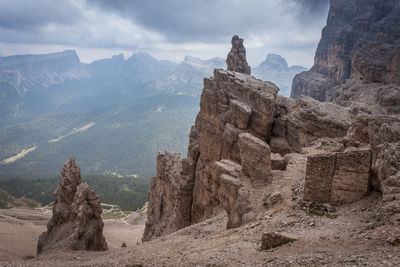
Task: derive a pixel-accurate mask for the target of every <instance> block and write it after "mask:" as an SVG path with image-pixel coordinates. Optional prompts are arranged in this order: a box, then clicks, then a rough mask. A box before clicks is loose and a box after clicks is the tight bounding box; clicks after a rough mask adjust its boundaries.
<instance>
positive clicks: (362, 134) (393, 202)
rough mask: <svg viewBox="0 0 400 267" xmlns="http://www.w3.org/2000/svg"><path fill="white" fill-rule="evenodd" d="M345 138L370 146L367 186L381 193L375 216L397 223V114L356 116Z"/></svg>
mask: <svg viewBox="0 0 400 267" xmlns="http://www.w3.org/2000/svg"><path fill="white" fill-rule="evenodd" d="M348 138H350V139H352V140H356V141H358V142H360V143H364V144H365V143H366V144H369V145H370V146H371V151H372V173H373V177H372V178H373V179H372V181H371V185H372V186H373V187H374V188H376V189H378V190H379V191H381V192H382V195H383V198H382V207H381V210H380V212H379V213H378V215H377V217H378V218H379V219H380V220H383V221H385V222H390V223H393V224H395V225H399V222H400V213H399V212H400V117H399V116H385V115H380V116H376V115H375V116H373V115H360V116H358V117H357V118H356V119H355V120H354V122H353V123H352V125H351V127H350V129H349V133H348Z"/></svg>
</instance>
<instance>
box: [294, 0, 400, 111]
mask: <svg viewBox="0 0 400 267" xmlns="http://www.w3.org/2000/svg"><path fill="white" fill-rule="evenodd" d="M330 4H331V6H330V10H329V15H328V20H327V25H326V26H325V28H324V29H323V31H322V38H321V41H320V42H319V44H318V48H317V51H316V53H315V58H314V66H313V67H312V68H311V69H310V70H309V71H307V72H302V73H300V74H298V75H296V77H295V78H294V80H293V85H292V92H291V97H294V98H297V97H299V96H300V95H307V96H311V97H313V98H315V99H317V100H320V101H332V100H333V99H334V98H335V92H336V91H337V90H339V92H338V94H337V95H336V98H338V99H340V101H339V102H338V103H341V104H342V103H343V102H344V101H347V104H350V103H351V102H353V101H358V100H359V96H358V94H360V93H361V92H360V90H356V91H357V93H356V94H355V95H353V93H352V91H355V90H354V89H351V88H352V87H353V86H349V85H348V86H345V87H344V88H342V85H343V84H345V83H346V81H347V80H348V79H349V80H356V81H362V82H363V83H364V84H366V83H367V84H369V85H372V84H371V83H380V84H381V85H380V87H378V88H381V87H385V86H387V85H388V84H394V86H396V88H397V89H396V90H397V91H398V90H399V88H398V85H399V79H400V75H399V73H400V57H399V49H400V48H399V47H400V45H399V41H400V24H399V23H398V20H399V15H398V14H399V13H400V5H399V2H398V1H397V0H388V1H380V0H367V1H357V0H351V1H348V0H331V1H330ZM358 86H359V85H358ZM348 87H351V88H348ZM378 88H376V90H388V89H387V88H386V89H378ZM361 91H362V90H361ZM397 101H398V97H397ZM359 103H365V102H364V101H359Z"/></svg>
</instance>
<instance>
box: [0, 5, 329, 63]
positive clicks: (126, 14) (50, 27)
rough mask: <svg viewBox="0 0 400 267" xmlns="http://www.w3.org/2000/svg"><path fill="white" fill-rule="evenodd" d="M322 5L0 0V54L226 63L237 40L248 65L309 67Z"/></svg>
mask: <svg viewBox="0 0 400 267" xmlns="http://www.w3.org/2000/svg"><path fill="white" fill-rule="evenodd" d="M328 7H329V3H328V0H322V1H320V0H301V1H294V0H279V1H254V2H253V1H252V2H245V1H234V2H231V1H226V0H218V1H212V2H210V1H207V0H204V1H196V2H189V3H188V2H185V1H182V0H173V1H168V3H163V2H161V3H160V2H157V1H146V2H141V1H139V2H136V1H117V2H110V1H93V0H67V1H54V0H38V1H34V2H32V1H26V0H16V1H12V2H5V1H3V2H0V56H10V55H16V54H47V53H53V52H60V51H64V50H69V49H72V50H75V51H76V52H77V54H78V56H79V58H80V59H81V61H82V62H84V63H90V62H92V61H94V60H98V59H103V58H110V57H111V56H113V55H117V54H121V53H122V54H124V57H125V58H128V57H129V56H131V55H132V54H134V53H138V52H147V53H149V54H150V55H152V56H153V57H155V58H157V59H159V60H163V59H166V60H170V61H174V62H180V61H183V59H184V57H185V56H187V55H190V56H194V57H198V58H200V59H210V58H213V57H221V58H225V57H226V55H227V53H228V52H229V50H230V47H231V44H230V39H231V37H232V35H234V34H238V35H239V36H240V37H242V38H244V44H245V47H246V50H247V58H248V61H249V64H250V65H251V66H253V67H254V66H257V65H259V64H260V63H261V62H262V61H263V60H264V59H265V57H266V55H267V54H270V53H276V54H279V55H281V56H282V57H284V58H285V59H286V60H287V61H288V63H289V65H302V66H305V67H311V65H312V64H313V60H314V53H315V49H316V47H317V45H318V41H319V39H320V36H321V31H322V28H323V27H324V26H325V23H326V16H327V12H328Z"/></svg>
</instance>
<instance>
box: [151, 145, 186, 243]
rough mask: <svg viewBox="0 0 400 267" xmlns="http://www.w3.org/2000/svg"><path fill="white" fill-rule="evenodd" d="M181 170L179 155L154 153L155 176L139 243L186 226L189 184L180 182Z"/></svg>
mask: <svg viewBox="0 0 400 267" xmlns="http://www.w3.org/2000/svg"><path fill="white" fill-rule="evenodd" d="M182 171H183V169H182V159H181V156H180V155H179V154H177V153H169V152H166V153H165V154H163V153H159V154H158V157H157V176H156V177H153V178H152V179H151V181H150V191H149V205H148V209H147V221H146V228H145V231H144V234H143V241H148V240H151V239H152V238H155V237H159V236H161V235H162V234H166V233H172V232H174V231H176V230H178V229H181V228H183V227H185V226H188V225H190V222H191V220H190V211H191V202H192V188H193V184H192V182H191V181H188V180H184V179H183V177H184V176H182V175H181V173H182Z"/></svg>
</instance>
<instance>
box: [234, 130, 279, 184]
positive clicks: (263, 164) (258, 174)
mask: <svg viewBox="0 0 400 267" xmlns="http://www.w3.org/2000/svg"><path fill="white" fill-rule="evenodd" d="M239 149H240V159H241V161H242V167H243V173H244V174H245V175H247V176H248V177H250V179H251V180H252V182H253V183H257V182H261V183H262V182H268V180H271V178H272V173H271V150H270V149H269V146H268V145H267V143H266V142H264V141H263V140H261V139H259V138H257V137H255V136H253V135H251V134H249V133H242V134H239Z"/></svg>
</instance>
